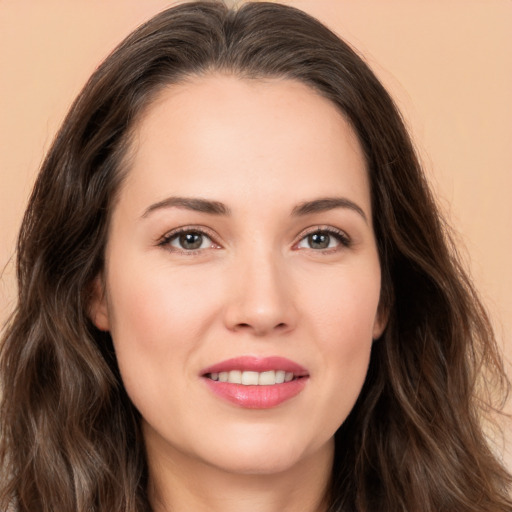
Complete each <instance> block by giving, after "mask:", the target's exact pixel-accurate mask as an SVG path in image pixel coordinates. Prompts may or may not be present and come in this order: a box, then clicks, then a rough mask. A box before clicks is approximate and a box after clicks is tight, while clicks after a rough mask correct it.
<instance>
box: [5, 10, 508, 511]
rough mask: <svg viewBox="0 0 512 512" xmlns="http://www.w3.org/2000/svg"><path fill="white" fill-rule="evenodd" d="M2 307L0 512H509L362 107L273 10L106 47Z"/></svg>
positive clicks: (469, 369) (421, 221)
mask: <svg viewBox="0 0 512 512" xmlns="http://www.w3.org/2000/svg"><path fill="white" fill-rule="evenodd" d="M18 280H19V301H18V307H17V309H16V311H15V314H14V315H13V317H12V319H11V322H10V324H9V325H8V327H7V330H6V334H5V338H4V341H3V344H2V354H1V375H2V388H3V389H4V390H5V393H4V397H3V401H2V410H1V420H0V421H1V425H2V427H1V432H2V441H1V442H2V445H1V452H0V453H1V460H2V467H3V470H2V471H3V474H4V475H5V477H4V478H3V479H2V484H0V485H1V487H0V499H1V500H2V501H3V503H1V507H2V509H6V508H7V506H8V503H15V506H16V508H17V510H20V511H34V510H38V511H50V510H51V511H55V510H62V511H64V510H65V511H73V510H76V511H92V510H95V511H96V510H97V511H107V510H108V511H111V510H123V511H142V510H153V511H168V510H173V511H174V510H178V511H179V510H218V509H221V508H222V509H223V510H231V509H235V508H236V509H237V510H240V509H242V510H265V511H271V510H305V511H327V510H328V511H377V510H378V511H393V512H396V511H412V510H414V511H425V512H426V511H458V512H460V511H462V510H464V511H466V510H467V511H505V510H510V507H511V505H512V503H511V501H510V499H509V498H508V497H507V486H509V485H510V476H509V475H508V474H507V473H506V471H505V470H504V469H503V467H502V466H501V465H500V463H499V462H498V460H497V459H496V457H495V456H494V455H493V453H492V451H491V450H490V448H489V447H488V445H487V443H486V440H485V437H484V435H483V433H482V430H481V426H480V420H481V418H482V413H486V412H488V409H489V408H490V407H492V404H491V403H490V400H489V399H488V398H487V395H486V394H485V389H486V388H485V386H486V385H490V384H492V385H496V384H501V385H502V386H503V387H505V383H506V379H505V376H504V373H503V370H502V366H501V363H500V359H499V357H498V352H497V349H496V346H495V342H494V340H493V337H492V332H491V328H490V326H489V322H488V320H487V317H486V314H485V312H484V310H483V308H482V306H481V305H480V302H479V301H478V299H477V297H476V295H475V293H474V291H473V288H472V286H471V284H470V282H469V281H468V279H467V277H466V276H465V274H464V272H463V270H462V269H461V267H460V266H459V264H458V262H457V260H456V259H455V257H454V255H453V251H452V250H451V246H450V242H449V239H448V237H447V235H446V231H445V227H444V225H443V222H442V220H441V218H440V216H439V214H438V213H437V210H436V207H435V203H434V201H433V199H432V197H431V195H430V193H429V190H428V188H427V185H426V183H425V180H424V177H423V174H422V172H421V169H420V166H419V164H418V162H417V159H416V157H415V155H414V151H413V149H412V145H411V142H410V140H409V138H408V135H407V133H406V131H405V129H404V126H403V124H402V122H401V119H400V116H399V114H398V112H397V110H396V108H395V107H394V105H393V103H392V101H391V99H390V98H389V96H388V94H387V93H386V92H385V90H384V89H383V88H382V86H381V85H380V83H379V82H378V81H377V79H376V78H375V76H374V75H373V74H372V72H371V71H370V70H369V68H368V67H367V66H366V65H365V64H364V63H363V62H362V61H361V59H360V58H359V57H358V56H357V55H356V54H355V53H354V52H353V51H352V50H351V49H350V48H349V47H348V46H347V45H346V44H345V43H343V42H342V41H340V40H339V39H338V38H337V37H336V36H335V35H334V34H332V33H331V32H330V31H329V30H328V29H326V28H325V27H323V26H322V25H321V24H319V23H318V22H317V21H315V20H314V19H312V18H310V17H308V16H307V15H305V14H304V13H302V12H300V11H298V10H294V9H292V8H289V7H284V6H280V5H277V4H267V3H258V4H247V5H244V6H243V7H241V8H240V9H239V10H238V11H231V10H228V9H227V8H226V7H225V6H224V5H223V4H220V3H216V2H199V3H191V4H185V5H182V6H179V7H176V8H172V9H169V10H167V11H165V12H163V13H161V14H160V15H158V16H156V17H155V18H153V19H152V20H150V21H149V22H148V23H146V24H145V25H143V26H142V27H140V28H139V29H138V30H136V31H135V32H134V33H133V34H131V35H130V36H129V37H128V38H127V39H126V40H125V41H124V42H123V43H122V44H121V45H120V46H119V47H118V48H117V49H116V50H115V51H114V52H113V53H112V55H111V56H110V57H108V58H107V59H106V61H105V62H104V63H103V64H102V65H101V66H100V67H99V68H98V70H97V71H96V72H95V73H94V75H93V76H92V77H91V79H90V80H89V82H88V83H87V85H86V86H85V88H84V90H83V91H82V93H81V94H80V96H79V97H78V99H77V100H76V102H75V104H74V105H73V107H72V108H71V111H70V113H69V115H68V117H67V118H66V120H65V122H64V124H63V126H62V128H61V130H60V132H59V134H58V136H57V138H56V140H55V142H54V144H53V146H52V148H51V149H50V151H49V153H48V155H47V158H46V160H45V162H44V163H43V167H42V169H41V172H40V175H39V178H38V180H37V183H36V185H35V188H34V192H33V194H32V197H31V199H30V203H29V207H28V209H27V213H26V215H25V219H24V222H23V226H22V230H21V233H20V239H19V246H18ZM477 391H478V394H477ZM489 396H490V394H489Z"/></svg>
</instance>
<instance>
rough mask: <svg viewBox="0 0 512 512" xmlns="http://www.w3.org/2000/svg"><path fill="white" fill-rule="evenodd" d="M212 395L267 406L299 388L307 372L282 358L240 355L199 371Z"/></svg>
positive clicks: (256, 406) (250, 406)
mask: <svg viewBox="0 0 512 512" xmlns="http://www.w3.org/2000/svg"><path fill="white" fill-rule="evenodd" d="M201 377H203V379H204V382H205V383H206V384H207V385H208V388H209V389H210V391H212V392H213V394H214V395H216V396H218V397H220V398H221V399H223V400H227V401H228V402H230V403H231V404H234V405H236V406H238V407H242V408H246V409H270V408H273V407H276V406H278V405H280V404H282V403H283V402H286V401H288V400H290V399H291V398H293V397H295V396H297V395H298V394H299V393H301V392H302V391H303V389H304V388H305V386H306V383H307V382H308V380H309V373H308V371H307V370H306V369H305V368H303V367H302V366H300V365H299V364H297V363H295V362H293V361H290V360H289V359H286V358H282V357H264V358H261V357H252V356H243V357H238V358H234V359H229V360H226V361H223V362H221V363H219V364H216V365H214V366H211V367H209V368H205V369H204V370H203V371H202V372H201Z"/></svg>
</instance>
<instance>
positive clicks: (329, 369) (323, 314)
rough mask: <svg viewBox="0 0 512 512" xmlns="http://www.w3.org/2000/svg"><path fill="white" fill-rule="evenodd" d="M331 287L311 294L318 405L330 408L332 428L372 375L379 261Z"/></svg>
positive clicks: (333, 281) (328, 421)
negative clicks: (318, 368) (370, 372)
mask: <svg viewBox="0 0 512 512" xmlns="http://www.w3.org/2000/svg"><path fill="white" fill-rule="evenodd" d="M328 289H329V293H327V292H325V291H324V293H320V292H318V293H315V294H310V299H311V300H310V302H309V304H310V311H311V316H310V325H311V328H312V329H314V333H312V335H313V336H314V337H315V338H316V339H317V340H318V349H319V353H320V354H321V361H320V363H321V364H320V368H321V372H320V374H319V375H317V379H318V382H319V383H320V386H321V388H322V392H321V393H319V394H318V397H319V401H318V404H317V406H318V409H319V410H323V411H324V412H325V411H326V414H327V416H326V422H325V424H326V426H327V425H329V429H330V431H331V432H334V431H335V430H337V428H338V427H339V426H340V425H341V424H342V423H343V421H344V420H345V419H346V417H347V416H348V414H349V413H350V411H351V410H352V408H353V406H354V404H355V402H356V400H357V398H358V396H359V394H360V392H361V388H362V386H363V383H364V381H365V378H366V374H367V370H368V364H369V359H370V354H371V348H372V344H373V329H374V324H375V321H376V315H377V309H378V302H379V295H380V271H378V267H375V268H372V267H370V268H369V269H368V268H367V269H366V272H365V273H361V272H355V271H354V272H347V273H345V274H343V273H340V274H339V277H337V278H332V279H331V281H330V282H329V284H328Z"/></svg>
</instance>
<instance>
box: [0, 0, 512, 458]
mask: <svg viewBox="0 0 512 512" xmlns="http://www.w3.org/2000/svg"><path fill="white" fill-rule="evenodd" d="M173 3H175V2H169V1H168V0H167V1H165V0H60V1H58V0H32V1H29V0H0V271H2V272H3V277H2V279H1V281H0V321H1V322H3V320H5V318H6V317H7V315H8V313H9V312H10V311H11V310H12V308H13V306H14V303H15V284H14V264H13V254H14V248H15V240H16V233H17V230H18V228H19V224H20V221H21V216H22V214H23V211H24V208H25V205H26V201H27V198H28V195H29V193H30V190H31V187H32V184H33V181H34V178H35V176H36V173H37V170H38V167H39V165H40V163H41V161H42V158H43V155H44V153H45V150H46V149H47V148H48V146H49V145H50V143H51V141H52V138H53V137H54V135H55V132H56V130H57V128H58V126H59V124H60V122H61V121H62V119H63V117H64V115H65V113H66V111H67V109H68V107H69V106H70V103H71V101H72V100H73V98H74V97H75V96H76V94H77V93H78V92H79V90H80V89H81V87H82V86H83V84H84V83H85V81H86V79H87V78H88V76H89V75H90V74H91V73H92V72H93V70H94V69H95V68H96V66H97V65H98V64H99V63H100V62H101V60H102V59H103V58H104V57H105V56H106V55H107V54H108V53H109V51H110V50H111V49H113V47H114V46H115V45H116V44H117V43H118V42H119V41H120V40H121V39H122V38H123V37H124V36H125V35H127V34H128V33H129V32H130V31H131V30H132V29H134V28H135V27H136V26H137V25H139V24H140V23H141V22H142V21H144V20H146V19H147V18H149V17H150V16H152V15H153V14H155V13H157V12H158V11H160V10H162V9H163V8H165V7H167V6H169V5H172V4H173ZM228 3H233V2H228ZM284 3H288V4H291V5H294V6H296V7H299V8H302V9H303V10H305V11H308V12H310V13H311V14H313V15H315V16H316V17H318V18H319V19H320V20H322V21H324V23H326V24H327V25H328V26H330V27H331V28H332V29H333V30H334V31H335V32H337V33H338V34H339V35H340V36H342V37H343V38H344V39H345V40H347V41H348V42H350V43H351V44H352V45H353V46H355V47H356V48H357V50H358V51H359V52H360V53H361V54H362V55H363V56H364V58H365V59H366V60H367V62H368V63H369V64H370V65H371V67H372V68H373V70H374V71H375V72H376V74H377V75H378V76H379V78H380V79H381V80H382V81H383V83H384V84H385V86H386V87H387V88H388V89H389V90H390V92H391V93H392V95H393V97H394V98H395V100H396V102H397V104H398V105H399V107H400V108H401V110H402V112H403V114H404V117H405V120H406V122H407V124H408V126H409V128H410V130H411V133H412V135H413V139H414V141H415V144H416V147H417V149H418V152H419V154H420V157H421V159H422V161H423V163H424V166H425V170H426V172H427V175H428V177H429V179H430V181H431V184H432V186H433V188H434V189H435V191H436V194H437V196H438V199H439V203H440V206H441V208H442V210H443V211H444V213H445V215H446V216H447V218H448V219H449V221H450V222H451V224H452V226H453V227H454V228H455V230H456V233H457V239H458V240H459V243H460V251H461V254H462V255H463V258H464V260H465V261H466V263H467V266H468V269H469V270H470V272H471V274H472V276H473V278H474V281H475V282H476V285H477V287H478V289H479V290H480V292H481V294H482V297H483V300H484V303H485V304H486V305H487V307H488V309H489V311H490V313H491V316H492V320H493V323H494V326H495V328H496V331H497V334H498V339H499V342H500V344H502V346H503V347H504V351H505V354H506V357H507V358H508V360H512V264H511V263H510V262H511V260H512V169H511V162H512V141H511V135H512V97H511V94H510V91H512V30H511V29H510V27H512V1H510V0H386V1H383V0H295V1H293V0H292V1H288V2H284ZM511 437H512V436H511ZM509 444H510V443H509ZM510 464H511V467H512V461H511V462H510Z"/></svg>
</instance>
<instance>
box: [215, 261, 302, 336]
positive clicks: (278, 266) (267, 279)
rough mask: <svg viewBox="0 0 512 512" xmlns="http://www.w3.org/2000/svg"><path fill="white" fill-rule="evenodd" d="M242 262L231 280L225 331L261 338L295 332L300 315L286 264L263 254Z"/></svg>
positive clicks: (233, 272) (236, 267)
mask: <svg viewBox="0 0 512 512" xmlns="http://www.w3.org/2000/svg"><path fill="white" fill-rule="evenodd" d="M240 260H241V261H240V262H238V264H237V265H235V268H233V269H232V273H231V278H230V279H229V289H228V292H227V293H228V300H227V304H226V308H225V319H224V320H225V324H226V327H227V328H228V329H229V330H231V331H238V332H247V333H250V334H252V335H253V336H259V337H262V336H266V335H270V334H277V333H280V334H284V333H287V332H290V331H292V330H293V329H294V328H295V327H296V324H297V318H298V314H297V308H296V304H295V300H294V297H295V293H294V286H293V282H292V280H291V279H290V276H289V272H287V269H286V264H285V262H283V261H282V260H281V259H280V258H279V257H277V256H276V255H275V254H272V252H267V253H266V254H261V252H260V251H258V253H254V252H253V253H252V254H251V255H250V256H249V257H244V258H240Z"/></svg>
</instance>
